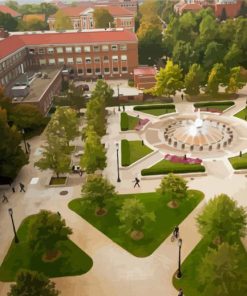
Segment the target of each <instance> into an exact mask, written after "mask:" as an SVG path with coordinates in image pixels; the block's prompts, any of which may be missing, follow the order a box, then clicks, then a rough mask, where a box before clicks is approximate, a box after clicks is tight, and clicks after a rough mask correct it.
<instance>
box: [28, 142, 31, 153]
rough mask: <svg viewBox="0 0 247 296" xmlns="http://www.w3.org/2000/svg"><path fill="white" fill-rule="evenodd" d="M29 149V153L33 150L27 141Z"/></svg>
mask: <svg viewBox="0 0 247 296" xmlns="http://www.w3.org/2000/svg"><path fill="white" fill-rule="evenodd" d="M27 150H28V153H30V152H31V145H30V144H29V143H28V142H27Z"/></svg>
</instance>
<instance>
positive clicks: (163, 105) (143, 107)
mask: <svg viewBox="0 0 247 296" xmlns="http://www.w3.org/2000/svg"><path fill="white" fill-rule="evenodd" d="M149 109H175V106H174V105H173V104H160V105H144V106H135V107H134V110H136V111H141V110H149Z"/></svg>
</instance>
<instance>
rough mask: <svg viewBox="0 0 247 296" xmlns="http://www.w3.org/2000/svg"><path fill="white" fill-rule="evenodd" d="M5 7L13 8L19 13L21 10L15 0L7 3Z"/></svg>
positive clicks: (9, 0)
mask: <svg viewBox="0 0 247 296" xmlns="http://www.w3.org/2000/svg"><path fill="white" fill-rule="evenodd" d="M5 5H6V6H8V7H10V8H12V9H13V10H15V11H18V10H19V4H18V2H17V1H14V0H8V1H6V2H5Z"/></svg>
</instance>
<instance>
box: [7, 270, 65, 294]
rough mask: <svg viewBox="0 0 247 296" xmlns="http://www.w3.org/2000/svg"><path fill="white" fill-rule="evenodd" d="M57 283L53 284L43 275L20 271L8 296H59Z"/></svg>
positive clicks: (35, 272)
mask: <svg viewBox="0 0 247 296" xmlns="http://www.w3.org/2000/svg"><path fill="white" fill-rule="evenodd" d="M59 294H60V292H59V291H58V290H56V288H55V283H53V282H51V281H50V280H49V279H48V278H47V277H46V276H45V275H44V274H43V273H39V272H37V271H31V270H24V269H22V270H20V271H19V272H18V274H17V276H16V283H15V284H12V285H11V286H10V292H8V296H24V295H28V296H37V295H39V296H58V295H59Z"/></svg>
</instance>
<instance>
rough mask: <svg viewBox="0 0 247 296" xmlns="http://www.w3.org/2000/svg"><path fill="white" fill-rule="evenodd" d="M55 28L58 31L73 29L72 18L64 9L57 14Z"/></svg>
mask: <svg viewBox="0 0 247 296" xmlns="http://www.w3.org/2000/svg"><path fill="white" fill-rule="evenodd" d="M54 28H55V30H57V31H62V30H72V29H73V25H72V22H71V20H70V18H69V17H68V16H67V15H65V14H64V12H63V11H62V10H58V11H57V12H56V14H55V23H54Z"/></svg>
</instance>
